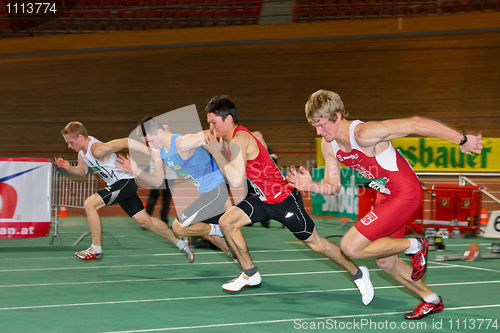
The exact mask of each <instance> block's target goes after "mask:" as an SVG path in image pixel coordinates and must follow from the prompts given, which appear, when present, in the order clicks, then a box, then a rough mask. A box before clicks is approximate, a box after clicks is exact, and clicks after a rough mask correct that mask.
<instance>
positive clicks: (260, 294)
mask: <svg viewBox="0 0 500 333" xmlns="http://www.w3.org/2000/svg"><path fill="white" fill-rule="evenodd" d="M492 283H500V280H494V281H465V282H452V283H436V284H429V285H428V286H430V287H436V286H445V287H446V286H461V285H480V284H492ZM399 288H403V286H384V287H374V289H399ZM357 290H358V289H357V288H339V289H324V290H304V291H288V292H268V293H254V294H235V295H207V296H189V297H169V298H153V299H136V300H124V301H103V302H92V303H70V304H47V305H31V306H11V307H3V308H0V311H7V310H32V309H47V308H65V307H78V306H97V305H112V304H127V303H150V302H168V301H185V300H202V299H217V298H228V297H252V296H276V295H297V294H315V293H325V292H336V291H357Z"/></svg>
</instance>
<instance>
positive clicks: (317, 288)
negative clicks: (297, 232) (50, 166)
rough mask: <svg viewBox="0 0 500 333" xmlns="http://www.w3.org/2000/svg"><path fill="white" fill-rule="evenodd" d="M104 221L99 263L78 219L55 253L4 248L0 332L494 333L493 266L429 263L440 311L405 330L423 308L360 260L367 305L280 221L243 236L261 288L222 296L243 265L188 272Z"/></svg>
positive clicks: (158, 245) (149, 238)
mask: <svg viewBox="0 0 500 333" xmlns="http://www.w3.org/2000/svg"><path fill="white" fill-rule="evenodd" d="M103 221H104V230H105V231H107V232H109V233H110V234H111V235H113V236H114V237H115V238H116V239H117V240H118V241H119V242H120V243H121V245H120V246H116V245H114V244H113V243H112V242H111V241H110V240H109V239H107V238H106V237H104V244H103V245H104V246H103V248H104V259H103V260H102V261H99V262H89V263H87V262H80V261H77V260H76V259H75V258H74V256H73V254H74V252H75V251H77V250H81V249H84V248H86V247H88V245H89V243H90V240H89V239H88V238H86V239H84V240H83V241H82V243H80V244H79V245H78V246H77V247H74V248H73V247H72V246H70V245H71V243H73V241H74V240H75V239H77V238H78V236H79V235H80V234H82V233H83V232H85V231H87V230H88V229H87V225H86V220H85V219H84V218H82V217H70V218H65V219H64V221H63V222H62V223H61V224H60V234H61V236H62V240H63V243H64V246H63V247H59V246H56V245H49V244H48V243H49V238H36V239H12V240H9V239H3V240H2V241H1V242H0V244H1V245H0V251H1V253H2V255H1V257H0V263H1V269H0V271H1V274H0V295H1V296H0V300H1V305H0V322H1V323H2V324H1V326H0V332H8V333H16V332H23V333H26V332H30V333H31V332H51V333H52V332H85V333H87V332H163V331H169V330H175V331H180V332H195V331H196V332H197V331H199V332H207V333H208V332H217V333H219V332H238V331H241V332H245V333H247V332H259V333H260V332H300V331H308V332H325V331H332V332H334V331H335V332H405V331H408V332H410V331H411V332H466V331H473V332H474V331H484V332H500V260H498V259H490V260H482V261H475V262H465V261H448V262H436V261H434V258H435V256H436V254H442V253H443V252H436V251H434V252H430V254H429V257H428V261H429V267H428V271H427V273H426V277H425V279H426V282H427V283H428V284H429V285H430V286H431V288H432V289H433V290H435V291H436V292H437V293H438V294H439V295H441V296H442V297H443V300H444V304H445V310H444V311H443V312H441V313H439V314H434V315H432V316H429V317H427V318H425V319H423V320H420V321H407V320H404V319H403V314H404V313H405V312H407V311H409V310H411V309H412V308H414V307H415V306H416V305H417V304H418V302H419V300H418V299H417V298H416V296H414V295H412V294H410V293H409V292H407V291H406V290H404V289H403V288H401V287H399V286H398V285H397V284H396V283H394V282H393V281H392V280H391V279H390V278H388V276H387V275H386V274H385V273H383V272H381V271H380V269H378V267H377V266H376V264H375V262H374V260H356V263H358V264H359V265H365V266H368V268H369V269H370V274H371V278H372V282H373V284H374V286H375V288H376V291H375V299H374V301H373V302H372V303H371V304H370V305H369V306H364V305H363V304H362V303H361V297H360V295H359V293H358V291H357V290H356V289H355V285H354V284H353V282H352V280H351V279H350V278H349V276H348V275H347V274H346V273H345V272H343V271H342V270H341V268H340V267H339V266H337V265H336V264H333V263H331V262H330V261H329V260H327V259H325V258H324V257H322V256H321V255H319V254H317V253H315V252H312V251H311V250H309V249H308V248H307V247H306V246H304V245H302V244H299V243H297V242H296V239H295V238H294V237H293V236H292V234H291V233H290V232H289V231H288V230H286V229H282V228H281V225H280V224H278V223H277V222H272V223H271V228H270V229H266V228H262V227H261V226H260V224H256V225H254V226H253V227H246V228H244V229H243V232H244V235H245V237H246V239H247V241H248V244H249V248H250V251H251V254H252V257H253V259H254V261H255V262H256V264H257V266H258V268H259V270H260V272H261V275H262V276H263V283H262V286H261V287H260V288H258V289H246V290H244V291H242V292H241V293H239V294H227V293H225V292H223V291H222V288H221V285H222V284H223V283H224V282H225V281H227V280H230V279H232V278H234V277H235V276H236V275H237V274H238V273H239V266H238V265H237V264H235V263H233V262H232V261H231V260H230V259H229V258H227V257H226V256H225V255H224V254H223V253H222V252H218V251H214V250H210V249H195V251H196V260H195V262H194V263H193V264H189V263H188V262H187V260H186V257H185V256H184V255H183V254H181V253H180V252H178V250H177V248H176V247H175V246H174V245H173V244H170V243H168V242H167V241H165V240H164V239H162V238H160V237H159V236H157V235H155V234H153V233H152V232H150V231H147V230H142V229H141V228H140V227H139V226H138V225H137V224H136V223H135V222H133V221H132V220H131V219H128V218H119V217H110V218H104V219H103ZM316 222H317V227H318V230H319V231H320V233H321V234H322V235H324V236H328V235H336V234H341V233H343V232H345V231H346V230H345V229H342V230H340V229H339V225H340V222H338V221H335V220H316ZM333 240H335V241H337V242H338V241H339V240H340V239H339V238H333ZM493 241H494V240H491V239H490V240H488V239H482V238H472V239H447V240H445V245H446V251H445V253H456V254H458V253H463V252H464V251H465V250H466V249H467V247H468V245H469V244H470V243H479V244H480V246H481V250H482V251H484V252H490V248H489V246H490V245H491V243H492V242H493ZM496 242H499V241H498V240H496ZM495 322H496V325H495ZM488 324H489V328H487V325H488ZM473 325H475V327H472V326H473ZM479 325H481V329H478V328H479V327H478V326H479Z"/></svg>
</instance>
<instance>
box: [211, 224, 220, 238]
mask: <svg viewBox="0 0 500 333" xmlns="http://www.w3.org/2000/svg"><path fill="white" fill-rule="evenodd" d="M208 235H209V236H220V237H224V235H223V234H222V230H220V227H219V225H218V224H210V232H209V233H208Z"/></svg>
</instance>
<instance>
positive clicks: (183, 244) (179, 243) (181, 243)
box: [176, 238, 187, 250]
mask: <svg viewBox="0 0 500 333" xmlns="http://www.w3.org/2000/svg"><path fill="white" fill-rule="evenodd" d="M176 245H177V247H178V248H179V250H182V249H183V248H185V247H186V245H187V242H186V241H185V240H183V239H180V238H179V240H178V241H177V244H176Z"/></svg>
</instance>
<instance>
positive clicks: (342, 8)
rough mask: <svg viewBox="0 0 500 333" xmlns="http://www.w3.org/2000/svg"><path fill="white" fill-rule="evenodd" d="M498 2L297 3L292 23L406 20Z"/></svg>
mask: <svg viewBox="0 0 500 333" xmlns="http://www.w3.org/2000/svg"><path fill="white" fill-rule="evenodd" d="M499 9H500V1H498V0H461V1H449V0H441V1H438V0H399V1H398V0H297V1H295V5H294V9H293V22H315V21H330V20H351V19H369V18H387V17H407V16H418V15H428V14H445V13H458V12H471V11H486V10H499Z"/></svg>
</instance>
